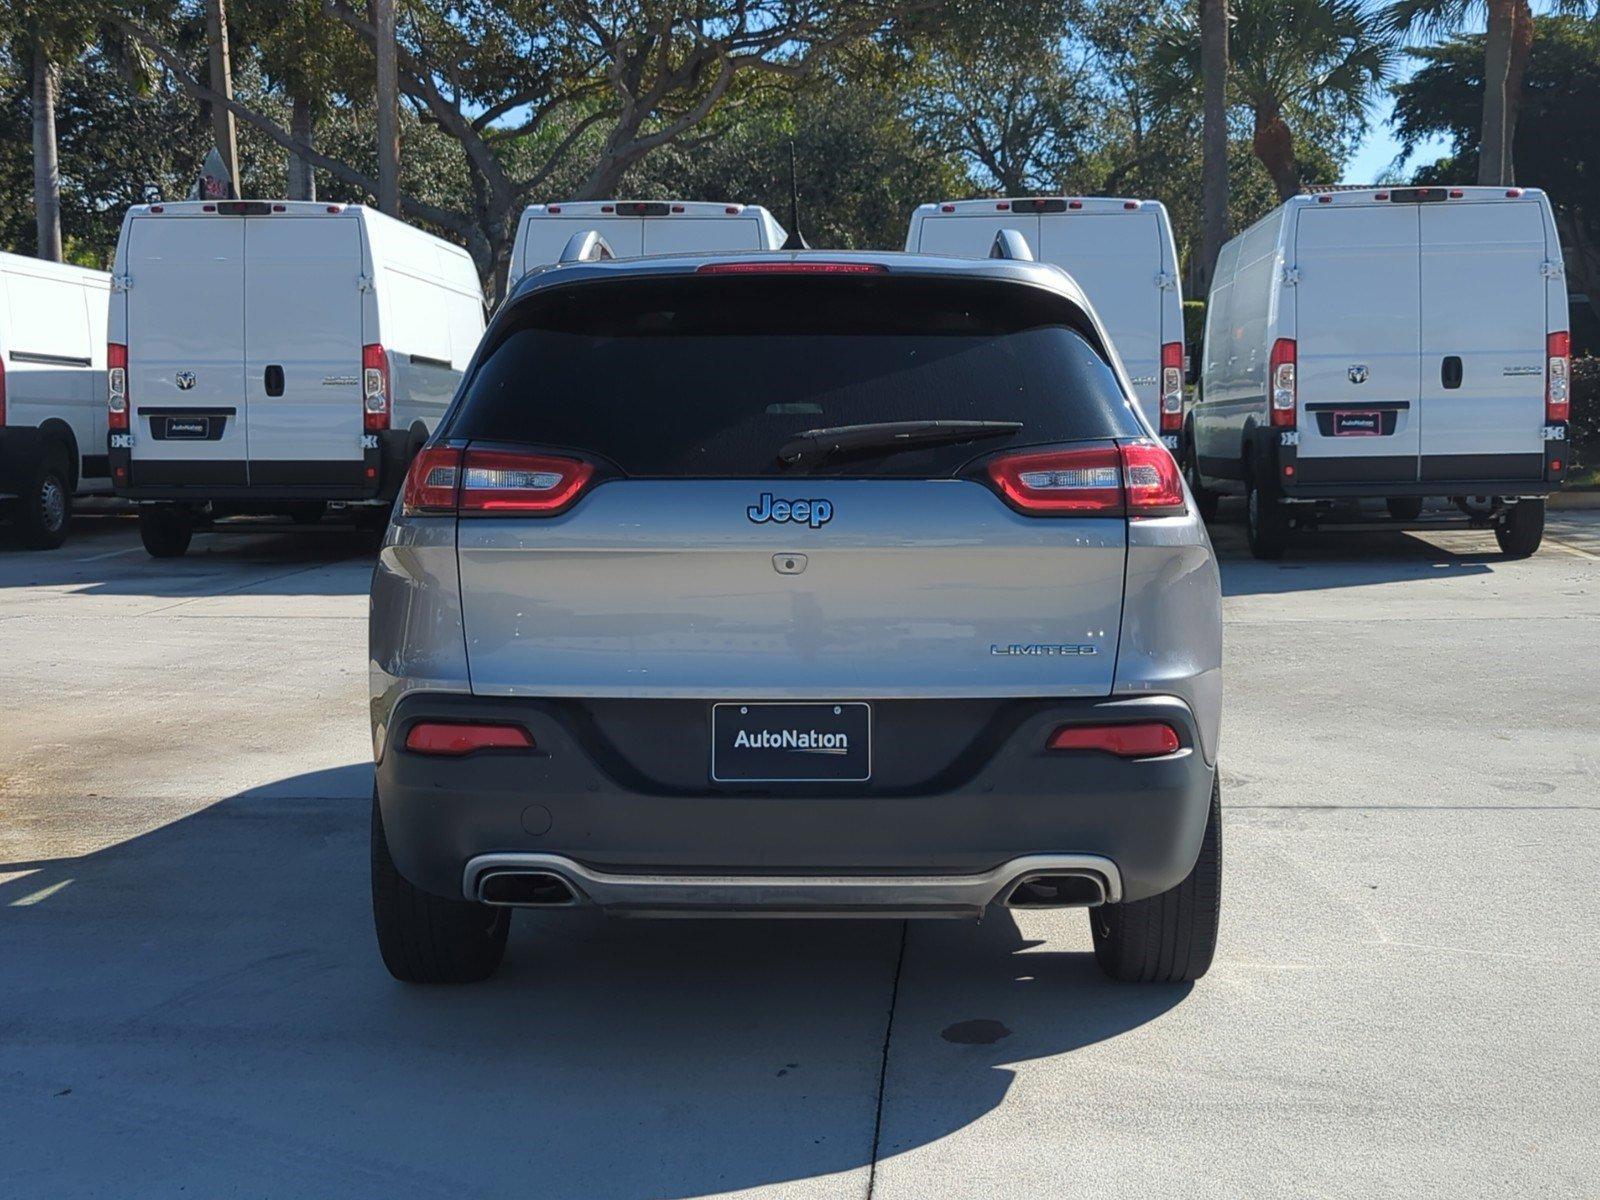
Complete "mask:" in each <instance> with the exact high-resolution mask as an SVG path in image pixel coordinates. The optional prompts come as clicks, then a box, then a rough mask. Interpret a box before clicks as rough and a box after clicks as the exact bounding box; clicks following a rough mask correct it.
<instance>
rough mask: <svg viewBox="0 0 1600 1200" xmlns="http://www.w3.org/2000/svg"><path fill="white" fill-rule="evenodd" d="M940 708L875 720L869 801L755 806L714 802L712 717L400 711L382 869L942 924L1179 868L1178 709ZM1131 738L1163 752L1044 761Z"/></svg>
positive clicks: (387, 762)
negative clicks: (1093, 734)
mask: <svg viewBox="0 0 1600 1200" xmlns="http://www.w3.org/2000/svg"><path fill="white" fill-rule="evenodd" d="M919 706H921V707H920V708H919ZM953 706H960V711H961V712H962V713H963V714H965V713H966V712H967V711H968V708H969V707H970V706H967V705H966V702H956V701H938V700H927V701H894V702H889V701H883V702H879V703H878V704H877V705H876V714H875V726H874V728H875V734H874V736H875V749H874V754H875V764H880V765H881V766H880V765H875V770H876V778H875V780H874V782H872V783H870V784H808V785H764V786H762V787H753V786H751V785H719V784H713V783H712V782H711V781H710V779H709V772H708V770H707V762H706V756H707V752H708V749H707V748H708V746H709V720H710V710H711V702H710V701H704V702H701V701H612V702H607V703H606V704H604V705H599V704H585V703H582V702H578V701H570V700H560V701H557V700H519V699H501V698H491V697H472V696H460V695H442V694H432V693H414V694H412V695H409V696H407V697H405V698H403V699H402V700H401V701H400V702H399V704H398V705H397V706H396V709H395V711H394V714H393V717H392V719H391V720H390V722H389V724H388V737H387V742H388V749H387V750H386V752H385V753H384V754H383V756H382V758H381V760H380V761H379V763H378V767H377V784H378V796H379V803H380V807H381V810H382V814H383V821H384V828H385V832H386V834H387V837H388V841H389V849H390V853H391V854H392V855H393V857H394V861H395V863H396V865H397V866H398V867H399V869H400V871H401V873H402V874H403V875H405V876H406V878H408V879H409V880H411V881H412V882H413V883H414V884H416V885H417V886H419V887H421V888H424V889H425V890H427V891H430V892H434V893H436V894H438V895H441V896H449V897H452V898H459V897H461V896H462V895H463V894H466V895H469V896H471V895H475V894H476V888H477V886H478V882H479V881H480V879H481V876H482V875H483V873H484V871H485V869H486V867H487V866H490V865H493V864H495V863H499V864H501V865H502V868H503V869H509V868H504V864H506V863H513V864H514V863H516V862H519V861H520V862H523V863H544V864H545V866H546V868H548V869H550V870H552V872H553V873H555V874H557V875H559V876H561V877H562V878H563V879H565V880H567V882H568V883H570V884H571V885H572V886H573V889H574V891H576V892H577V893H578V894H579V895H580V897H581V898H583V899H585V900H587V901H588V902H591V903H595V904H599V905H601V906H602V907H608V908H611V909H613V910H615V911H632V910H639V911H643V910H647V909H652V908H654V909H673V910H692V911H723V912H754V913H771V914H793V913H797V912H804V913H828V912H836V911H841V910H845V909H848V910H852V911H866V912H875V913H878V914H879V915H884V914H887V913H889V912H895V913H902V914H905V913H921V914H926V915H937V914H938V913H944V914H950V913H955V912H975V911H978V910H980V909H981V907H982V904H985V903H988V902H990V901H992V900H994V899H996V898H997V897H1003V894H1004V893H1005V892H1007V891H1008V890H1009V889H1010V888H1011V887H1012V886H1014V884H1015V882H1016V880H1017V878H1018V876H1019V874H1021V873H1025V872H1026V871H1028V870H1031V869H1033V868H1032V867H1030V866H1029V865H1028V860H1031V859H1033V858H1035V856H1040V855H1044V856H1066V860H1067V861H1069V862H1071V863H1075V864H1077V865H1078V866H1079V867H1081V868H1082V869H1083V871H1085V872H1098V873H1099V875H1100V876H1101V877H1102V878H1103V879H1104V881H1105V889H1106V891H1107V893H1108V894H1113V895H1118V896H1120V897H1122V898H1124V899H1141V898H1143V897H1146V896H1150V895H1154V894H1156V893H1158V892H1162V891H1165V890H1167V889H1168V888H1170V887H1173V886H1174V885H1176V884H1177V883H1179V882H1180V881H1181V880H1182V879H1183V878H1184V877H1185V876H1186V875H1187V874H1188V872H1189V870H1190V869H1191V868H1192V867H1193V865H1194V861H1195V857H1196V855H1197V854H1198V852H1199V847H1200V841H1201V838H1202V836H1203V834H1204V831H1205V824H1206V817H1207V812H1208V809H1209V803H1210V796H1211V785H1212V769H1211V768H1210V767H1208V766H1207V765H1206V763H1205V760H1204V756H1203V755H1202V754H1201V752H1200V749H1199V741H1198V731H1197V725H1196V721H1195V717H1194V714H1193V713H1192V712H1191V711H1190V709H1189V707H1188V706H1187V705H1186V704H1185V703H1184V702H1183V701H1181V700H1179V699H1176V698H1173V697H1166V696H1150V697H1144V696H1141V697H1137V698H1132V699H1090V700H1014V701H990V702H983V703H982V705H981V706H980V708H978V709H973V710H972V711H973V712H974V713H975V714H976V715H975V716H974V718H973V720H972V721H971V722H969V723H967V724H965V725H963V724H962V722H960V721H958V722H955V723H954V724H952V723H951V722H949V721H944V722H941V720H940V719H939V714H938V713H937V712H935V710H943V712H944V713H946V714H948V713H949V712H950V711H951V709H952V707H953ZM923 717H925V718H926V719H920V718H923ZM422 719H433V720H438V719H443V720H466V719H479V720H498V721H515V722H518V723H520V724H522V725H523V726H524V727H526V728H527V729H528V730H529V732H530V733H532V734H533V737H534V740H535V742H536V744H537V747H538V748H537V750H536V751H523V752H493V753H481V754H477V755H472V756H469V757H466V758H441V757H433V756H425V755H419V754H415V753H412V752H410V751H407V750H405V749H404V748H403V747H404V743H405V737H406V733H407V731H408V730H409V727H410V726H411V724H413V723H414V722H416V721H418V720H422ZM963 720H965V717H963ZM1133 720H1139V721H1145V720H1159V721H1165V722H1167V723H1168V724H1170V725H1171V726H1172V727H1173V728H1174V729H1175V730H1176V731H1177V732H1178V736H1179V740H1180V743H1181V746H1180V749H1179V751H1178V752H1177V753H1175V754H1171V755H1166V756H1162V757H1159V758H1149V759H1140V760H1127V759H1119V758H1115V757H1112V756H1110V755H1107V754H1099V753H1076V754H1061V753H1051V752H1048V751H1046V750H1045V749H1044V747H1045V743H1046V740H1047V739H1048V737H1049V735H1050V733H1051V732H1052V731H1053V730H1054V729H1056V728H1057V727H1058V726H1060V725H1063V724H1072V723H1099V722H1109V721H1133ZM956 728H961V729H963V730H964V732H960V733H953V732H952V730H953V729H956ZM697 730H698V732H696V731H697ZM918 731H928V732H927V733H926V734H923V733H919V732H918ZM922 736H928V737H931V738H934V739H935V740H934V741H930V742H929V743H928V744H920V743H919V738H920V737H922ZM897 761H898V763H899V764H900V766H899V769H896V767H895V765H894V764H895V763H896V762H897ZM923 763H926V764H928V769H927V771H926V772H924V773H923V774H922V776H921V777H918V771H919V769H920V768H919V767H918V766H917V765H916V764H923ZM908 764H910V765H909V766H908ZM489 856H492V857H489ZM504 856H511V857H509V858H507V857H504ZM528 856H540V857H538V858H529V857H528ZM1019 862H1020V863H1021V864H1022V865H1020V866H1018V865H1017V864H1018V863H1019ZM552 864H554V865H552ZM1096 864H1099V865H1096ZM530 869H531V868H530ZM541 869H543V868H541ZM975 897H977V898H978V899H975ZM979 900H981V901H982V903H979Z"/></svg>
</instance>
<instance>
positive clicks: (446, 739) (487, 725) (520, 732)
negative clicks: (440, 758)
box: [406, 721, 534, 757]
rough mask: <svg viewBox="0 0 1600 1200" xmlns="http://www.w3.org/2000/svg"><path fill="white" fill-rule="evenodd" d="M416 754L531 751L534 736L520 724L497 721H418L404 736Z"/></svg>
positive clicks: (457, 754)
mask: <svg viewBox="0 0 1600 1200" xmlns="http://www.w3.org/2000/svg"><path fill="white" fill-rule="evenodd" d="M406 749H407V750H410V751H412V752H413V753H416V754H443V755H449V756H451V757H460V756H461V755H463V754H476V753H477V752H478V751H479V750H532V749H534V742H533V735H532V734H531V733H529V732H528V731H527V730H526V729H524V728H523V727H522V726H521V725H512V724H508V723H502V722H496V721H471V722H467V721H418V722H417V723H416V724H415V725H413V726H412V727H411V730H410V732H409V733H407V734H406Z"/></svg>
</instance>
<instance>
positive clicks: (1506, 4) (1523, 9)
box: [1383, 0, 1594, 186]
mask: <svg viewBox="0 0 1600 1200" xmlns="http://www.w3.org/2000/svg"><path fill="white" fill-rule="evenodd" d="M1554 7H1555V8H1556V9H1557V10H1558V11H1560V12H1572V13H1587V12H1589V11H1591V10H1592V9H1593V8H1594V5H1593V4H1591V3H1588V2H1586V0H1556V3H1555V5H1554ZM1479 13H1482V14H1483V15H1484V17H1485V25H1486V33H1485V36H1484V42H1483V124H1482V133H1481V134H1480V135H1479V141H1478V182H1479V183H1483V184H1493V185H1497V186H1504V185H1506V184H1510V183H1513V182H1515V179H1516V173H1515V169H1514V168H1515V164H1514V162H1513V159H1512V154H1511V142H1512V139H1513V137H1514V136H1515V135H1516V132H1517V110H1518V109H1519V108H1520V107H1521V104H1522V77H1523V73H1524V72H1525V71H1526V69H1527V66H1528V54H1529V52H1530V51H1531V50H1532V49H1533V10H1532V9H1531V8H1530V7H1529V5H1528V0H1393V3H1391V4H1390V5H1389V7H1388V9H1387V10H1386V11H1385V12H1384V16H1383V20H1384V23H1385V24H1386V25H1387V26H1388V27H1389V28H1390V29H1392V30H1394V31H1396V32H1401V31H1407V30H1409V31H1410V32H1413V33H1416V34H1420V35H1421V36H1423V37H1426V38H1437V37H1439V36H1440V35H1442V34H1446V33H1456V32H1460V31H1461V30H1462V28H1463V27H1464V26H1466V25H1468V24H1471V23H1473V22H1474V21H1475V20H1476V18H1477V17H1478V15H1479Z"/></svg>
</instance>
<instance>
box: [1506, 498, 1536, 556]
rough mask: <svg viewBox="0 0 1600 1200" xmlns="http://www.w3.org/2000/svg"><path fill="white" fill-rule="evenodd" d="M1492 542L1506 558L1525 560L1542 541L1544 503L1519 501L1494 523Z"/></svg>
mask: <svg viewBox="0 0 1600 1200" xmlns="http://www.w3.org/2000/svg"><path fill="white" fill-rule="evenodd" d="M1494 540H1495V541H1497V542H1499V543H1500V551H1501V553H1503V554H1504V555H1505V556H1506V557H1507V558H1527V557H1529V556H1530V555H1532V554H1533V553H1534V552H1535V551H1537V550H1538V549H1539V543H1540V542H1542V541H1544V501H1543V500H1519V501H1517V502H1516V503H1515V504H1513V505H1512V506H1511V508H1510V511H1508V512H1507V513H1506V514H1505V515H1504V516H1503V517H1501V518H1500V519H1499V520H1498V521H1496V522H1495V525H1494Z"/></svg>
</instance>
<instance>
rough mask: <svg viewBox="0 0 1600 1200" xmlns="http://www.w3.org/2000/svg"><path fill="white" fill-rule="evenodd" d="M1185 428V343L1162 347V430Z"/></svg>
mask: <svg viewBox="0 0 1600 1200" xmlns="http://www.w3.org/2000/svg"><path fill="white" fill-rule="evenodd" d="M1182 428H1183V343H1182V342H1168V343H1167V344H1166V345H1164V346H1162V347H1161V432H1162V433H1177V432H1178V431H1179V430H1180V429H1182Z"/></svg>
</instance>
